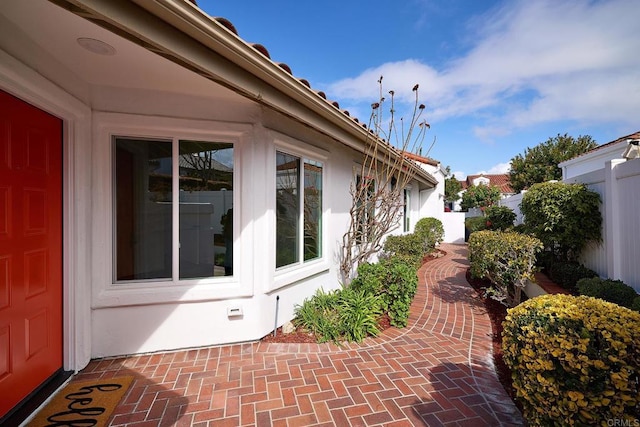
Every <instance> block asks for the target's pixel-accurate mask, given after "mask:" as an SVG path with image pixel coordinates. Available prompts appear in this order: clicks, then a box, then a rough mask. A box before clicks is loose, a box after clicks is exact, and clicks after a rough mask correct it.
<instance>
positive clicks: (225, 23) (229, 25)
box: [185, 0, 437, 163]
mask: <svg viewBox="0 0 640 427" xmlns="http://www.w3.org/2000/svg"><path fill="white" fill-rule="evenodd" d="M185 1H187V2H189V3H192V4H193V5H195V6H196V7H199V6H198V4H197V2H196V0H185ZM212 18H213V19H214V20H215V21H216V22H218V23H219V24H220V25H222V26H223V27H225V28H226V29H227V30H229V31H230V32H232V33H233V34H234V35H236V36H237V37H238V38H241V37H240V34H239V33H238V30H237V29H236V27H235V26H234V25H233V23H232V22H231V21H229V20H228V19H227V18H224V17H221V16H212ZM247 43H248V44H249V46H251V47H253V48H254V49H255V50H256V51H257V52H259V53H260V54H261V55H263V56H264V57H265V58H267V59H269V60H272V61H273V59H272V58H271V55H270V54H269V50H267V48H266V47H265V46H263V45H261V44H259V43H249V42H247ZM274 63H275V64H277V65H278V66H279V67H280V68H282V69H283V70H284V71H285V72H287V73H289V74H290V75H291V76H293V77H295V76H294V74H293V71H292V70H291V67H289V65H287V64H286V63H284V62H275V61H274ZM295 78H296V79H297V80H298V81H300V83H301V84H303V85H304V86H306V87H307V88H309V89H311V90H312V91H313V92H314V93H315V94H316V95H318V96H319V97H321V98H322V99H324V100H325V101H327V103H329V104H331V105H333V106H334V107H335V108H336V109H337V110H339V111H341V112H342V113H343V114H344V115H345V116H347V117H350V118H351V119H352V120H353V121H354V122H355V123H358V124H359V125H360V126H361V127H363V128H364V129H368V127H367V124H366V123H360V121H359V120H358V118H357V117H351V114H350V113H349V111H347V110H343V109H341V108H340V104H338V102H337V101H332V100H329V99H327V95H326V94H325V93H324V92H322V91H320V90H315V89H313V88H312V87H311V84H310V83H309V81H308V80H306V79H303V78H299V77H295ZM368 130H369V131H370V132H371V133H373V131H372V129H368ZM434 162H435V160H434ZM436 163H437V162H436Z"/></svg>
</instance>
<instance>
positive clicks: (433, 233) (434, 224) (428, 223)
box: [414, 217, 444, 253]
mask: <svg viewBox="0 0 640 427" xmlns="http://www.w3.org/2000/svg"><path fill="white" fill-rule="evenodd" d="M414 234H416V235H417V236H418V237H419V238H420V239H422V242H423V245H424V251H425V252H426V253H429V252H431V251H433V249H434V248H435V247H436V246H438V245H439V244H440V243H442V239H443V237H444V227H443V226H442V222H441V221H440V220H439V219H438V218H431V217H427V218H422V219H420V220H419V221H418V222H417V223H416V226H415V229H414Z"/></svg>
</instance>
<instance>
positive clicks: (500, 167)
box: [477, 162, 511, 175]
mask: <svg viewBox="0 0 640 427" xmlns="http://www.w3.org/2000/svg"><path fill="white" fill-rule="evenodd" d="M510 170H511V162H507V163H498V164H497V165H494V166H492V167H491V168H490V169H489V170H487V171H479V172H477V173H478V174H481V173H483V174H486V175H499V174H503V173H508V172H509V171H510Z"/></svg>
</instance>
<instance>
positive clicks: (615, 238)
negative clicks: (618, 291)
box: [558, 132, 640, 292]
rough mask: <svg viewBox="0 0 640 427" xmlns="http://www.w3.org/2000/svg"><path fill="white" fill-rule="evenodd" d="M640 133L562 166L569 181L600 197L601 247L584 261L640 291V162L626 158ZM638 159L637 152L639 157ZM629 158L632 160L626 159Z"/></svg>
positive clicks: (594, 247)
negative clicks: (586, 187)
mask: <svg viewBox="0 0 640 427" xmlns="http://www.w3.org/2000/svg"><path fill="white" fill-rule="evenodd" d="M639 141H640V132H635V133H632V134H630V135H626V136H623V137H621V138H618V139H616V140H614V141H611V142H609V143H607V144H603V145H600V146H598V147H596V148H594V149H592V150H590V151H588V152H587V153H584V154H581V155H580V156H577V157H574V158H573V159H570V160H567V161H565V162H562V163H560V164H559V165H558V166H559V167H560V168H561V169H562V179H563V181H564V182H569V183H572V182H580V183H584V184H586V185H587V186H588V187H589V188H590V189H592V190H593V191H596V192H597V193H598V194H600V197H601V200H602V207H601V212H602V216H603V227H602V244H599V245H595V244H594V245H591V246H589V247H588V248H587V249H586V250H585V251H584V252H583V253H582V255H581V261H582V262H583V263H584V264H585V265H586V266H587V267H589V268H591V269H592V270H595V271H596V272H597V273H598V274H599V275H600V276H601V277H605V278H611V279H618V280H622V281H624V282H625V283H626V284H628V285H630V286H633V287H634V288H635V289H636V291H637V292H640V263H638V262H637V260H638V259H640V246H639V245H638V242H640V221H639V220H638V218H639V217H638V211H640V159H639V158H637V157H636V156H629V155H628V154H627V153H626V150H627V147H628V146H629V144H630V143H634V144H638V142H639ZM634 154H635V153H634ZM624 155H627V157H628V158H624V157H623V156H624Z"/></svg>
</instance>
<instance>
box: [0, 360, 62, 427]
mask: <svg viewBox="0 0 640 427" xmlns="http://www.w3.org/2000/svg"><path fill="white" fill-rule="evenodd" d="M72 374H73V371H64V370H62V368H60V369H58V370H57V371H56V372H55V373H54V374H53V375H51V376H50V377H49V378H47V379H46V380H45V381H44V382H43V383H42V384H40V386H38V388H36V389H35V390H34V391H32V392H31V393H29V395H28V396H27V397H25V398H24V399H22V401H21V402H20V403H18V404H17V405H16V406H15V407H14V408H13V409H12V410H11V411H9V412H8V413H7V414H6V415H5V416H4V417H2V418H0V426H4V425H7V426H19V425H21V424H22V423H23V422H24V421H25V420H26V419H27V418H29V417H31V415H33V414H34V413H35V412H36V411H37V410H38V409H39V408H40V407H41V406H42V404H43V403H44V402H46V401H47V399H49V398H50V397H51V396H53V395H54V394H55V392H56V391H57V390H58V389H59V388H60V387H61V386H62V385H63V384H64V383H65V382H66V381H67V380H68V379H69V378H70V377H71V375H72Z"/></svg>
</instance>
